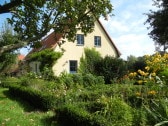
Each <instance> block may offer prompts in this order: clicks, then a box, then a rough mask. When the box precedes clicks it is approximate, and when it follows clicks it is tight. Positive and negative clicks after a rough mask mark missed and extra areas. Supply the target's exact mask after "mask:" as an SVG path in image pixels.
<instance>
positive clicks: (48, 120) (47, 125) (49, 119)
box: [3, 90, 60, 126]
mask: <svg viewBox="0 0 168 126" xmlns="http://www.w3.org/2000/svg"><path fill="white" fill-rule="evenodd" d="M3 94H4V97H3V98H9V99H10V100H12V101H16V102H17V103H18V104H19V106H20V107H21V108H23V110H24V112H25V113H29V112H44V111H41V110H39V109H38V108H35V107H33V106H31V105H30V104H29V103H28V102H27V101H24V100H23V99H21V98H18V97H15V96H12V94H10V92H9V91H8V90H4V91H3ZM41 122H42V124H43V125H44V126H60V125H58V123H57V122H56V118H55V116H46V117H43V118H41Z"/></svg>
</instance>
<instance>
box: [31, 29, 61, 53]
mask: <svg viewBox="0 0 168 126" xmlns="http://www.w3.org/2000/svg"><path fill="white" fill-rule="evenodd" d="M61 38H62V35H61V34H57V33H55V32H52V33H51V34H49V35H48V36H47V37H45V38H44V39H43V40H42V41H41V47H40V48H34V49H33V50H32V51H31V52H30V53H32V52H37V51H41V50H44V49H48V48H50V49H54V48H55V47H56V46H57V44H58V42H59V40H60V39H61Z"/></svg>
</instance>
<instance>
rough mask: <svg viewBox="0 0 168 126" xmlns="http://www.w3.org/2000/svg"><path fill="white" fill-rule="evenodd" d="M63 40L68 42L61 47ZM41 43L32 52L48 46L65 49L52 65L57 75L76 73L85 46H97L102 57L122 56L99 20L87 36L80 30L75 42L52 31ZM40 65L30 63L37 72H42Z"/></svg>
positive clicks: (54, 48) (58, 49)
mask: <svg viewBox="0 0 168 126" xmlns="http://www.w3.org/2000/svg"><path fill="white" fill-rule="evenodd" d="M62 40H63V41H66V42H65V43H64V44H62V45H61V47H60V46H58V43H60V42H61V41H62ZM41 43H42V46H41V47H40V48H38V49H33V50H32V51H31V53H33V52H36V51H41V50H43V49H47V48H52V49H53V50H54V51H61V48H63V49H64V50H65V52H64V54H63V56H62V57H61V58H60V59H58V60H57V63H56V64H55V65H53V67H52V70H53V72H54V74H55V75H56V76H58V75H60V74H61V73H62V72H67V73H76V72H77V67H78V66H79V65H80V64H79V63H80V58H81V56H82V55H84V48H95V49H96V51H98V52H99V53H100V54H101V55H102V57H104V56H106V55H109V56H113V57H119V56H120V52H119V50H118V49H117V47H116V46H115V44H114V42H113V41H112V39H111V38H110V36H109V35H108V33H107V32H106V30H105V29H104V27H103V26H102V24H101V22H100V21H99V20H97V21H96V22H95V29H94V31H93V32H92V33H90V34H88V35H87V36H84V34H83V33H82V32H81V31H78V32H77V34H76V40H75V42H68V40H67V39H63V37H62V36H61V35H60V34H56V33H55V32H52V33H51V34H49V35H48V36H47V37H46V38H44V39H43V40H42V41H41ZM39 65H40V63H39V62H31V63H30V67H31V69H32V71H34V72H36V73H40V70H39Z"/></svg>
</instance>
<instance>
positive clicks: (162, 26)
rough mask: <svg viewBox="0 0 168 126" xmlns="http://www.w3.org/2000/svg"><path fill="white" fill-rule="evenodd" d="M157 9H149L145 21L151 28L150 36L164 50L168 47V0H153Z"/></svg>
mask: <svg viewBox="0 0 168 126" xmlns="http://www.w3.org/2000/svg"><path fill="white" fill-rule="evenodd" d="M153 2H154V6H156V7H158V10H157V11H150V13H148V14H147V15H148V19H147V21H146V23H149V24H150V27H149V28H151V29H152V30H151V31H150V33H149V35H150V37H151V38H152V39H153V40H154V41H155V42H156V43H158V44H160V45H162V46H164V51H166V49H167V48H168V1H167V0H153Z"/></svg>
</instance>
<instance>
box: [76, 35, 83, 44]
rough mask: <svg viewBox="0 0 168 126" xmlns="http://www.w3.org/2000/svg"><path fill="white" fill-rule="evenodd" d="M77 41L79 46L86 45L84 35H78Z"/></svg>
mask: <svg viewBox="0 0 168 126" xmlns="http://www.w3.org/2000/svg"><path fill="white" fill-rule="evenodd" d="M76 39H77V45H84V35H82V34H77V35H76Z"/></svg>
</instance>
